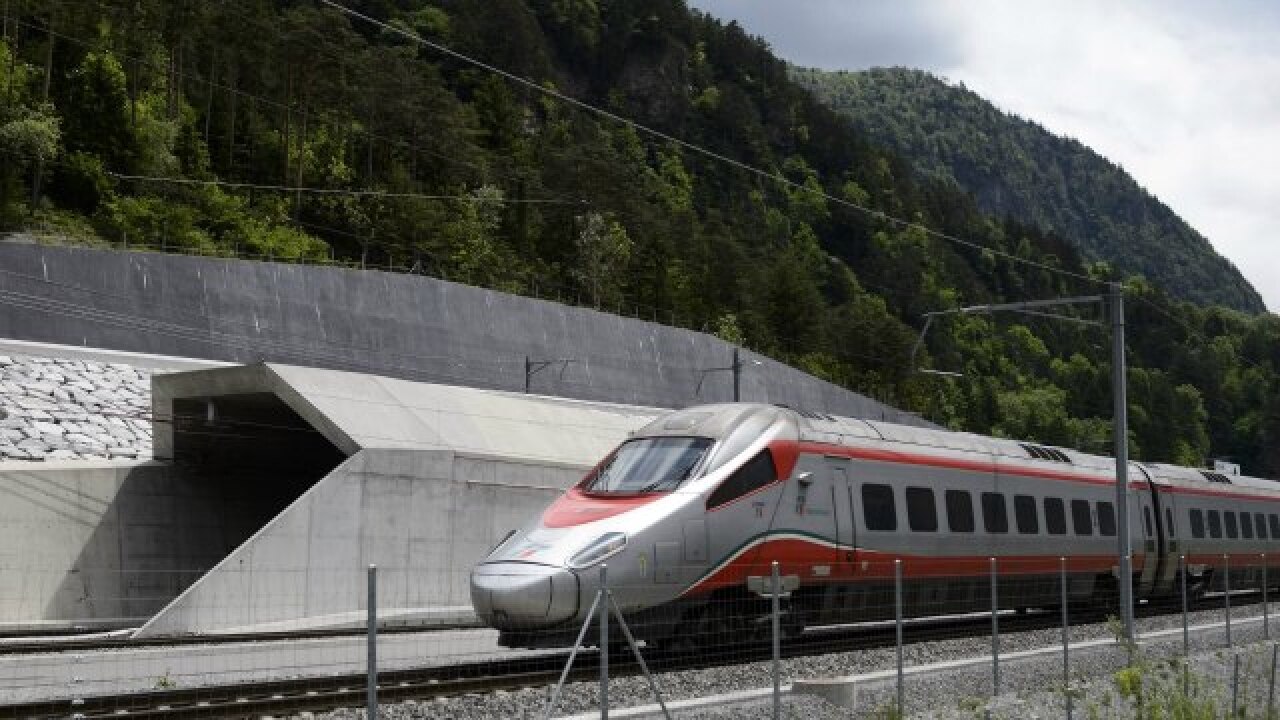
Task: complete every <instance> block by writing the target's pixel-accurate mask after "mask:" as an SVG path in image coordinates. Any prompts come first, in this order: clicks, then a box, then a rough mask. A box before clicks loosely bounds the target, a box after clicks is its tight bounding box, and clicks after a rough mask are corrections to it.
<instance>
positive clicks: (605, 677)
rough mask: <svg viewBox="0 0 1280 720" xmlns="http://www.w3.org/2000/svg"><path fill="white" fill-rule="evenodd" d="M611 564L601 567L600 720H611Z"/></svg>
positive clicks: (603, 564)
mask: <svg viewBox="0 0 1280 720" xmlns="http://www.w3.org/2000/svg"><path fill="white" fill-rule="evenodd" d="M608 573H609V564H608V563H602V564H601V565H600V599H601V602H600V720H609V575H608Z"/></svg>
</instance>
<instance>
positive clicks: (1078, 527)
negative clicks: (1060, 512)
mask: <svg viewBox="0 0 1280 720" xmlns="http://www.w3.org/2000/svg"><path fill="white" fill-rule="evenodd" d="M1071 529H1072V530H1075V533H1076V534H1077V535H1092V534H1093V517H1092V516H1091V515H1090V513H1089V501H1088V500H1072V501H1071Z"/></svg>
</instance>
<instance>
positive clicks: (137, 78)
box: [129, 60, 142, 137]
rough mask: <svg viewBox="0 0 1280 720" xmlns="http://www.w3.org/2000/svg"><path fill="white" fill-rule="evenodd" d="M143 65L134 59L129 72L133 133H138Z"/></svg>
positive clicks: (130, 112) (130, 114)
mask: <svg viewBox="0 0 1280 720" xmlns="http://www.w3.org/2000/svg"><path fill="white" fill-rule="evenodd" d="M141 73H142V67H141V66H140V65H139V64H138V61H137V60H134V61H133V72H132V73H130V74H129V125H130V127H131V128H132V129H133V134H134V136H135V137H137V134H138V85H139V84H140V83H141V82H142V77H141Z"/></svg>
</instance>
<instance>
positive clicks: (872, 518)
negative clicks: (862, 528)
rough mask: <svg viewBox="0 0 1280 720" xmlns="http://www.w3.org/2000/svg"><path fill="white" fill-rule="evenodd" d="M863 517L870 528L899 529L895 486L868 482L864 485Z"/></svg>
mask: <svg viewBox="0 0 1280 720" xmlns="http://www.w3.org/2000/svg"><path fill="white" fill-rule="evenodd" d="M862 519H863V521H864V522H866V524H867V529H868V530H890V531H891V530H897V529H898V511H897V508H896V507H895V506H894V503H893V488H891V487H889V486H888V485H875V484H872V483H867V484H865V485H863V486H862Z"/></svg>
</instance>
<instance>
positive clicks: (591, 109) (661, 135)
mask: <svg viewBox="0 0 1280 720" xmlns="http://www.w3.org/2000/svg"><path fill="white" fill-rule="evenodd" d="M320 2H321V3H323V4H325V5H328V6H329V7H332V8H334V9H335V10H338V11H339V12H342V13H345V14H347V15H349V16H351V17H353V18H358V19H360V20H362V21H364V22H367V23H370V24H372V25H374V26H377V27H378V28H380V29H381V30H383V31H385V32H389V33H393V34H395V35H399V36H401V37H403V38H405V39H407V40H410V41H412V42H416V43H418V44H420V45H423V46H424V47H429V48H431V49H433V50H435V51H437V52H439V53H442V54H444V55H447V56H449V57H451V58H454V59H455V60H459V61H461V62H464V63H467V64H469V65H472V66H474V67H477V68H480V69H481V70H484V71H486V72H489V73H492V74H495V75H498V76H500V77H502V78H505V79H506V80H509V81H511V82H514V83H517V84H519V85H521V86H523V87H525V88H528V89H530V90H533V91H535V92H538V93H542V94H543V95H546V96H548V97H552V98H555V99H557V100H559V101H561V102H563V103H566V104H568V105H571V106H573V107H576V108H578V109H580V110H583V111H585V112H588V113H591V114H594V115H597V116H599V117H602V118H605V119H607V120H610V121H612V122H616V123H620V124H622V125H625V126H627V127H629V128H631V129H632V130H635V131H637V132H641V133H644V134H646V135H649V136H652V137H656V138H658V139H661V140H664V141H666V142H669V143H672V144H674V145H677V146H679V147H681V148H684V149H685V150H688V151H690V152H692V153H695V154H698V155H701V156H704V157H707V158H710V159H712V160H716V161H718V162H722V163H725V164H728V165H731V166H733V167H735V168H737V169H739V170H742V171H744V172H747V173H750V174H753V175H756V176H758V177H761V178H763V179H766V180H771V181H774V182H777V183H780V184H783V185H786V186H788V187H791V188H792V189H794V190H798V191H801V192H805V193H809V194H812V195H816V196H818V197H821V198H823V199H824V200H826V201H828V202H833V203H835V204H837V205H841V206H843V207H847V208H850V209H852V210H856V211H858V212H861V213H864V214H866V215H868V216H870V217H872V218H875V219H877V220H881V221H883V222H887V223H889V224H891V225H894V226H897V227H900V228H904V229H913V230H919V231H921V232H924V233H926V234H927V235H929V236H931V237H934V238H937V239H940V240H944V241H946V242H949V243H952V244H956V245H961V246H963V247H967V248H969V249H971V250H978V251H981V252H989V253H992V254H994V255H996V256H998V257H1002V258H1005V259H1006V260H1009V261H1011V262H1015V263H1019V264H1022V265H1026V266H1028V267H1034V268H1037V269H1039V270H1043V271H1046V272H1052V273H1057V274H1059V275H1062V276H1064V277H1071V278H1074V279H1077V280H1084V281H1086V282H1089V283H1093V284H1097V285H1105V284H1106V282H1105V281H1101V280H1098V279H1096V278H1093V277H1090V276H1088V275H1085V274H1083V273H1076V272H1072V271H1070V270H1065V269H1063V268H1060V267H1054V266H1052V265H1049V264H1047V263H1042V262H1038V261H1036V260H1031V259H1029V258H1024V257H1021V256H1019V255H1014V254H1012V253H1009V252H1006V251H1004V250H999V249H997V248H992V247H989V246H986V245H983V244H981V243H977V242H974V241H972V240H965V239H964V238H960V237H957V236H955V235H951V234H949V233H945V232H942V231H940V230H935V229H933V228H931V227H929V226H927V225H924V224H922V223H919V222H915V221H912V220H904V219H902V218H898V217H895V216H893V215H889V214H888V213H886V212H884V211H882V210H876V209H874V208H870V207H867V206H865V205H862V204H860V203H856V202H853V201H851V200H848V199H846V198H841V197H837V196H835V195H831V194H830V193H828V192H826V191H825V190H818V189H815V188H812V187H809V186H807V185H805V184H804V183H801V182H796V181H795V180H791V179H790V178H788V177H786V176H784V175H781V174H779V173H776V172H771V171H769V170H765V169H763V168H759V167H756V166H754V165H751V164H749V163H746V162H743V161H741V160H737V159H735V158H731V157H729V156H727V155H724V154H722V153H718V152H716V151H714V150H710V149H708V148H705V147H702V146H701V145H698V144H696V143H693V142H690V141H688V140H684V139H682V138H680V137H677V136H675V135H672V134H670V133H667V132H664V131H662V130H658V129H656V128H652V127H649V126H648V125H645V124H643V123H640V122H637V121H635V120H632V119H631V118H628V117H626V116H623V115H619V114H618V113H615V112H611V111H609V110H605V109H604V108H601V107H597V106H595V105H592V104H591V103H588V102H586V101H584V100H579V99H578V98H575V97H573V96H571V95H566V94H565V93H562V92H560V91H558V90H556V89H555V88H552V87H548V86H546V85H543V84H541V83H538V82H536V81H534V80H530V79H529V78H525V77H522V76H520V75H516V74H515V73H512V72H510V71H507V70H503V69H502V68H499V67H497V66H495V65H491V64H489V63H486V62H484V61H483V60H478V59H476V58H473V57H471V56H469V55H467V54H465V53H462V52H459V51H457V50H454V49H453V48H450V47H448V46H446V45H443V44H440V43H438V42H434V41H431V40H427V39H426V38H424V37H422V36H421V35H418V34H417V33H415V32H411V31H409V30H407V29H405V28H404V27H401V26H396V25H392V24H390V23H386V22H383V21H381V20H378V19H377V18H374V17H370V16H369V15H366V14H364V13H362V12H359V11H357V10H353V9H352V8H350V7H347V6H346V5H343V4H342V3H340V2H336V1H335V0H320Z"/></svg>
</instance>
